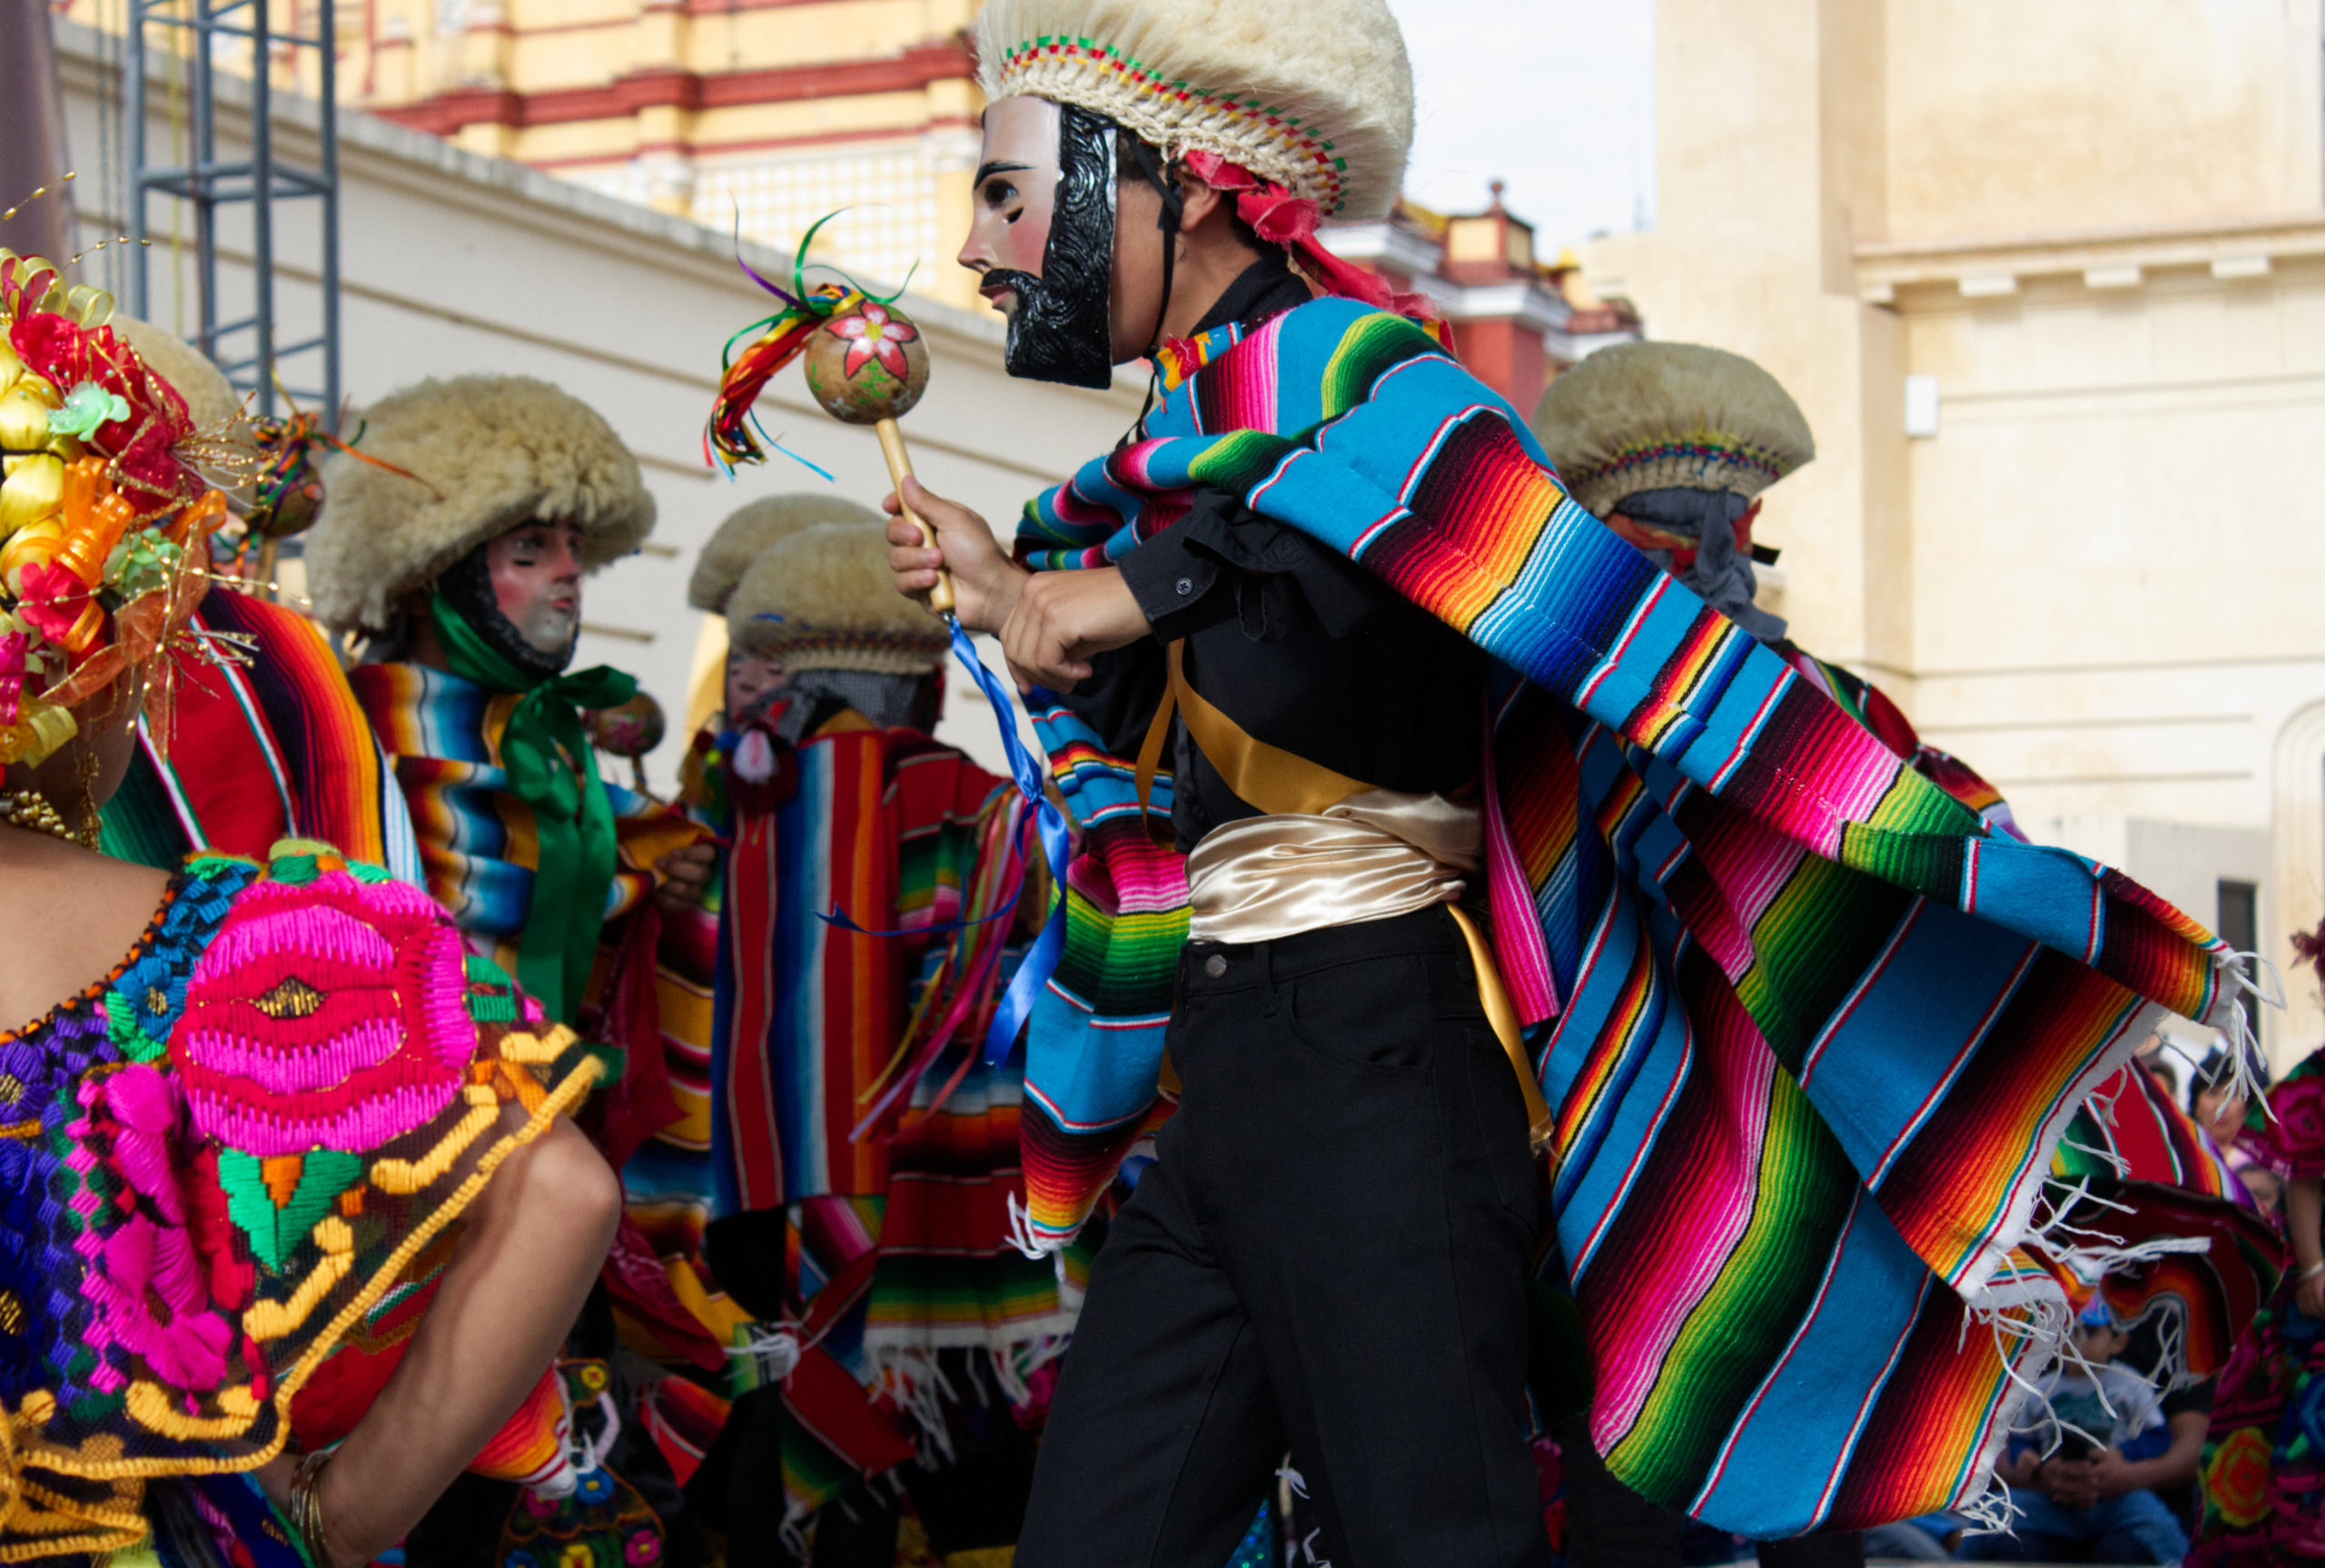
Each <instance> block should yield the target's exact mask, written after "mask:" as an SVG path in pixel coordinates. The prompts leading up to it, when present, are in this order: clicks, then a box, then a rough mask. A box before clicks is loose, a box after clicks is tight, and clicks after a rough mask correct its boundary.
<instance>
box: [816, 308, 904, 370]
mask: <svg viewBox="0 0 2325 1568" xmlns="http://www.w3.org/2000/svg"><path fill="white" fill-rule="evenodd" d="M831 330H832V331H833V332H834V333H835V334H836V335H837V336H839V337H843V338H846V339H849V340H850V342H849V343H848V346H847V362H846V365H844V366H843V367H842V369H841V373H842V374H844V375H846V376H847V377H849V378H850V379H851V380H852V379H853V378H854V377H855V375H856V371H858V370H862V369H863V368H864V365H865V362H866V360H879V361H880V368H881V369H882V370H885V371H887V372H888V374H890V375H892V376H894V377H895V379H896V380H899V381H901V380H905V351H904V350H903V349H902V348H901V347H899V345H901V344H905V343H909V342H911V341H912V340H914V339H915V338H917V337H919V336H920V329H919V328H918V327H915V326H914V325H913V324H912V323H911V322H909V321H897V320H896V319H895V317H894V316H891V315H889V314H888V312H887V311H884V310H882V309H881V308H880V307H879V306H877V305H872V304H867V305H866V306H865V307H864V309H862V310H861V311H856V313H855V314H854V315H852V316H842V317H841V318H840V319H839V320H838V321H834V322H833V323H832V324H831Z"/></svg>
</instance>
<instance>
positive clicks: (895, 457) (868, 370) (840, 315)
mask: <svg viewBox="0 0 2325 1568" xmlns="http://www.w3.org/2000/svg"><path fill="white" fill-rule="evenodd" d="M806 372H807V390H809V391H810V392H812V393H814V394H815V397H816V401H817V402H818V403H821V404H822V405H823V406H824V412H826V413H827V414H829V415H830V416H831V417H832V418H833V419H837V420H839V421H840V422H841V423H843V424H848V425H869V426H871V427H872V433H873V434H874V435H876V436H877V437H879V438H880V455H881V456H882V457H883V458H885V459H887V461H888V478H889V479H890V480H892V481H893V482H894V483H895V487H896V501H897V504H898V505H900V506H902V507H903V508H904V513H905V521H907V522H909V523H911V524H912V526H913V527H914V528H918V529H919V530H920V537H922V538H923V539H924V540H925V541H927V543H928V545H929V547H931V548H932V549H933V548H935V545H936V530H935V528H930V527H929V526H928V524H927V522H926V521H925V520H924V519H923V518H921V516H920V514H918V513H917V512H915V511H914V510H913V509H912V507H911V505H910V503H908V502H906V501H905V498H904V494H905V480H906V479H908V478H912V457H911V455H910V454H909V453H907V452H906V451H905V437H904V432H903V431H902V430H899V429H896V421H897V420H898V419H901V418H903V417H904V416H905V414H908V413H910V412H911V411H912V409H913V405H915V403H917V402H919V401H920V395H921V394H922V393H923V392H925V391H926V390H928V343H927V340H925V339H924V338H923V337H922V336H921V333H920V329H919V328H918V327H915V326H914V325H913V324H912V320H911V318H910V317H908V316H906V315H905V313H904V312H903V311H899V310H897V309H896V308H895V306H894V305H884V304H882V303H881V302H880V301H877V300H868V299H865V298H863V297H862V296H860V295H859V296H858V297H857V298H856V301H855V302H854V303H853V304H852V305H849V306H846V307H843V308H842V309H840V310H838V311H834V312H833V313H832V316H831V318H830V320H828V321H826V322H825V323H824V324H823V325H822V326H821V327H819V328H818V329H816V331H815V333H814V334H813V335H812V336H810V337H809V339H808V340H807V350H806ZM928 607H929V608H930V609H932V610H934V611H935V612H936V613H937V614H938V615H940V616H948V615H951V614H952V613H953V578H952V574H950V573H949V572H945V571H941V570H940V571H939V572H938V573H937V574H936V586H935V587H934V588H932V589H931V590H929V595H928Z"/></svg>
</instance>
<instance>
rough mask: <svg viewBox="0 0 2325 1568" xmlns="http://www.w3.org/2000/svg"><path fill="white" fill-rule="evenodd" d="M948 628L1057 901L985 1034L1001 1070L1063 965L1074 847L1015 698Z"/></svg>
mask: <svg viewBox="0 0 2325 1568" xmlns="http://www.w3.org/2000/svg"><path fill="white" fill-rule="evenodd" d="M945 625H946V626H950V627H952V629H953V656H954V657H955V658H957V659H959V660H960V661H961V665H962V667H963V668H965V669H966V670H967V671H968V672H969V678H970V679H971V680H973V681H975V682H976V683H977V689H978V690H980V691H982V692H984V700H985V701H986V702H988V703H991V704H992V705H993V716H994V720H995V721H996V722H997V723H998V724H999V725H1000V728H1001V747H1002V750H1003V751H1004V753H1005V754H1007V755H1008V758H1009V776H1010V777H1011V778H1013V779H1014V780H1015V781H1016V784H1017V793H1018V794H1022V795H1024V797H1025V804H1027V805H1028V806H1030V807H1032V808H1033V812H1034V823H1035V825H1036V826H1037V827H1038V828H1039V830H1040V832H1041V837H1042V858H1043V859H1044V861H1046V862H1048V863H1049V868H1050V887H1051V898H1052V901H1053V902H1051V904H1050V912H1049V918H1048V919H1047V920H1045V921H1044V922H1042V934H1041V935H1039V936H1037V937H1035V938H1034V945H1033V946H1032V947H1031V948H1029V949H1027V950H1026V952H1025V960H1024V962H1023V963H1021V964H1019V965H1018V966H1017V972H1016V974H1015V975H1014V976H1012V977H1011V979H1010V981H1009V989H1008V990H1007V991H1004V992H1003V993H1002V996H1001V1001H1000V1002H999V1003H998V1004H997V1005H996V1006H995V1007H994V1010H993V1025H992V1027H991V1028H989V1029H987V1030H986V1031H985V1035H984V1060H985V1064H986V1065H987V1066H989V1067H999V1066H1000V1065H1001V1064H1002V1063H1003V1062H1004V1061H1006V1060H1009V1048H1010V1047H1011V1046H1013V1045H1014V1044H1016V1043H1017V1032H1018V1031H1020V1030H1022V1029H1024V1027H1025V1020H1026V1018H1027V1017H1028V1016H1029V1015H1030V1014H1031V1013H1032V1012H1033V1011H1034V997H1036V996H1038V995H1040V994H1041V990H1042V987H1044V985H1047V984H1048V983H1049V979H1050V976H1051V975H1052V974H1054V973H1055V972H1056V971H1057V961H1058V959H1059V958H1060V957H1061V956H1062V955H1064V952H1065V863H1066V859H1067V856H1068V854H1069V853H1071V851H1072V847H1073V846H1072V841H1071V840H1070V839H1069V838H1068V837H1067V835H1066V830H1065V814H1064V812H1062V811H1060V810H1059V809H1058V807H1057V803H1056V802H1055V801H1053V800H1052V799H1050V796H1049V790H1048V787H1047V786H1048V783H1049V769H1048V768H1047V767H1046V766H1045V765H1044V764H1043V762H1042V759H1041V758H1040V757H1037V756H1035V755H1034V752H1033V748H1031V747H1030V746H1028V745H1026V744H1025V741H1024V736H1022V735H1019V734H1018V733H1017V720H1016V716H1015V715H1014V714H1013V713H1012V712H1011V711H1010V706H1009V694H1008V693H1007V692H1004V691H1003V690H1002V689H1001V678H1000V677H999V676H996V675H994V673H993V671H991V670H990V669H988V668H986V667H985V662H984V660H983V659H981V658H979V657H977V650H976V648H975V646H973V645H972V644H971V643H970V642H969V634H968V633H967V632H965V631H964V630H962V629H961V622H960V618H959V617H958V616H945ZM1035 695H1037V696H1039V695H1046V694H1044V693H1036V694H1035ZM1012 902H1014V900H1013V901H1012Z"/></svg>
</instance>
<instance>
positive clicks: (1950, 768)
mask: <svg viewBox="0 0 2325 1568" xmlns="http://www.w3.org/2000/svg"><path fill="white" fill-rule="evenodd" d="M1776 651H1777V652H1778V653H1780V654H1782V655H1783V656H1784V660H1785V662H1786V664H1788V665H1790V666H1792V667H1793V668H1794V669H1795V670H1796V671H1798V672H1799V674H1800V677H1801V678H1802V679H1803V680H1806V681H1807V682H1808V683H1809V684H1810V685H1814V686H1815V688H1816V689H1817V690H1818V691H1820V692H1823V693H1824V694H1825V695H1826V696H1828V697H1830V698H1832V699H1833V702H1834V704H1835V705H1836V706H1838V707H1839V708H1840V710H1841V711H1842V712H1843V713H1845V714H1846V715H1849V717H1851V718H1853V719H1855V720H1856V722H1857V723H1859V724H1861V725H1864V726H1865V728H1866V729H1868V730H1871V731H1872V732H1873V734H1874V735H1875V738H1876V739H1878V740H1879V741H1880V742H1881V744H1882V745H1885V746H1887V747H1888V748H1889V749H1890V750H1891V751H1893V752H1895V753H1896V754H1898V755H1899V756H1901V757H1903V758H1905V761H1906V762H1907V763H1908V764H1911V765H1912V767H1913V769H1914V772H1915V773H1917V774H1921V775H1922V776H1923V777H1924V778H1925V779H1927V780H1929V782H1930V783H1932V784H1935V785H1936V786H1937V787H1938V788H1940V789H1942V790H1944V792H1945V793H1946V794H1950V795H1952V796H1953V797H1954V799H1955V800H1958V801H1960V802H1961V803H1962V804H1964V805H1965V806H1968V807H1969V808H1970V809H1971V810H1972V811H1974V812H1976V813H1977V814H1978V820H1979V821H1980V822H1982V823H1984V824H1985V826H1986V831H1987V832H1989V833H2006V834H2008V835H2009V836H2010V837H2012V838H2015V839H2023V838H2024V837H2025V836H2026V835H2025V834H2024V833H2021V832H2020V831H2019V828H2018V819H2017V818H2015V817H2013V815H2011V814H2010V803H2009V802H2008V801H2006V800H2004V799H2003V795H2002V791H2000V790H1998V789H1996V788H1995V787H1994V785H1992V784H1988V783H1987V782H1986V781H1985V780H1984V778H1982V777H1980V776H1979V775H1978V773H1977V770H1976V769H1974V768H1973V767H1971V765H1970V764H1968V763H1965V762H1964V761H1963V760H1962V759H1961V758H1960V757H1957V756H1955V755H1954V754H1953V753H1952V752H1949V751H1941V750H1940V749H1939V748H1937V747H1936V746H1934V745H1930V744H1928V743H1927V742H1926V741H1924V740H1923V739H1922V737H1921V734H1920V732H1919V731H1917V730H1915V729H1914V724H1913V721H1912V720H1911V719H1909V718H1907V717H1906V716H1905V712H1904V710H1903V709H1901V708H1899V707H1898V706H1897V705H1896V704H1895V703H1894V702H1891V701H1890V700H1889V694H1888V693H1886V692H1885V691H1883V690H1882V689H1881V688H1880V687H1879V686H1876V685H1874V684H1873V683H1872V682H1871V681H1869V680H1866V679H1865V677H1864V676H1861V675H1859V674H1857V673H1856V672H1855V670H1852V669H1849V668H1847V667H1846V666H1842V665H1836V664H1832V663H1830V662H1828V661H1826V660H1824V659H1820V658H1818V657H1816V656H1815V655H1814V654H1811V653H1809V652H1807V651H1806V649H1804V648H1801V647H1799V646H1796V645H1794V644H1792V643H1788V642H1787V643H1786V644H1784V645H1783V646H1780V647H1779V648H1778V649H1777V650H1776Z"/></svg>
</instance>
